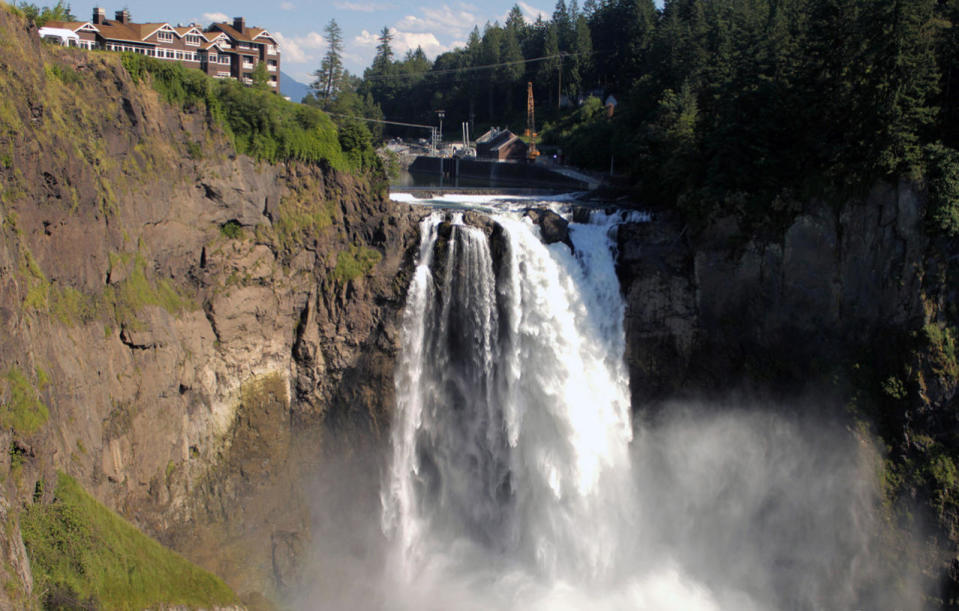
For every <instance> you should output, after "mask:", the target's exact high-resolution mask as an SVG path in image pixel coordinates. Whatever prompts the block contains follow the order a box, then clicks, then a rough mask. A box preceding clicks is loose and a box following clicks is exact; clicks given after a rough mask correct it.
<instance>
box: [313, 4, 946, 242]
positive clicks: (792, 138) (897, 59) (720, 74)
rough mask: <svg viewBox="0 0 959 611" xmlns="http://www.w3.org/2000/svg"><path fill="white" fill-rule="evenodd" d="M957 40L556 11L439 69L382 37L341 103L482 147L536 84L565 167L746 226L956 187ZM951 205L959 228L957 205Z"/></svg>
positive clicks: (879, 15)
mask: <svg viewBox="0 0 959 611" xmlns="http://www.w3.org/2000/svg"><path fill="white" fill-rule="evenodd" d="M953 24H957V25H959V0H909V1H905V0H666V1H665V2H664V4H663V6H662V8H657V7H656V5H655V4H654V2H653V0H601V1H597V0H587V1H586V2H585V3H584V4H583V5H582V7H580V6H579V5H578V4H577V2H576V0H572V2H570V3H569V4H566V2H565V0H559V1H558V2H557V4H556V7H555V10H554V11H553V14H552V16H551V18H550V19H549V20H544V19H538V20H537V21H535V22H533V23H529V22H527V21H526V20H524V18H523V16H522V13H521V11H520V9H519V7H518V6H517V7H514V8H513V9H512V11H511V12H510V13H509V15H508V16H507V18H506V20H505V23H503V24H499V23H491V24H490V23H488V24H487V25H486V27H485V28H483V30H482V31H480V30H479V29H478V28H477V29H474V31H473V32H472V34H471V35H470V36H469V39H468V41H467V43H466V45H465V47H463V48H459V49H455V50H453V51H450V52H447V53H444V54H442V55H440V56H439V57H437V58H436V59H435V61H430V60H429V59H428V58H427V57H426V56H425V54H424V53H423V52H422V50H420V49H416V50H413V51H410V52H408V53H406V54H405V56H403V57H396V56H395V54H394V52H393V50H392V47H391V42H392V41H391V36H390V32H389V30H388V29H387V28H384V30H383V32H382V33H381V34H380V45H379V47H378V48H377V54H376V57H375V59H374V61H373V63H372V65H371V66H370V67H369V68H368V69H367V70H366V71H365V72H364V74H363V78H362V80H358V81H357V80H355V78H354V81H353V82H352V84H351V85H350V86H348V87H344V88H343V91H344V92H346V93H348V94H349V95H352V96H354V99H356V100H362V101H364V104H365V106H366V108H367V110H369V109H370V108H371V107H373V106H375V107H378V109H379V110H381V111H382V114H381V115H379V116H385V117H386V118H388V119H393V120H399V121H407V122H414V123H428V124H436V122H437V120H436V111H437V110H440V109H443V110H445V114H446V125H447V126H448V128H449V131H452V132H453V133H458V131H459V123H460V122H462V121H470V122H471V123H472V124H473V128H474V134H475V133H479V131H480V130H482V129H485V128H486V127H487V126H490V125H500V126H510V127H512V128H513V129H514V130H518V129H519V128H521V127H522V126H523V125H524V121H525V107H526V95H525V89H526V83H527V82H532V83H533V89H534V94H535V98H536V116H537V119H538V120H544V119H545V121H546V124H545V125H544V126H542V127H541V128H540V131H541V132H542V135H543V138H544V140H545V141H546V144H547V145H549V144H553V145H555V146H557V147H561V148H562V151H563V153H564V154H565V156H566V159H567V160H568V161H570V162H571V163H574V164H577V165H580V166H583V167H587V168H592V169H596V170H604V171H608V170H609V169H610V166H611V165H614V167H615V169H616V171H617V172H618V173H624V174H626V175H627V177H628V178H629V179H630V181H631V182H632V183H634V184H636V185H638V186H640V187H641V189H642V191H643V193H644V194H645V195H647V196H648V197H650V198H655V199H657V200H659V201H663V202H679V203H680V204H684V205H685V206H687V207H689V206H692V205H693V204H691V202H696V204H695V207H696V208H697V211H701V210H699V209H701V208H702V207H711V206H736V207H740V208H742V207H745V208H749V207H750V206H758V205H768V203H769V202H770V201H772V200H773V199H777V198H778V199H779V200H781V201H787V200H789V199H791V198H793V199H795V198H802V197H807V196H809V195H820V194H821V192H822V191H823V190H824V189H831V190H833V191H834V192H846V191H848V190H851V189H857V188H860V187H862V186H863V185H867V184H870V183H871V182H872V181H874V180H875V179H877V178H889V177H897V176H905V177H909V178H913V179H924V178H925V177H926V175H928V174H932V175H935V176H937V177H941V176H951V175H952V173H951V170H950V168H949V167H946V168H943V167H941V166H942V163H944V162H946V161H947V160H952V161H954V160H955V159H956V158H957V157H956V155H955V149H956V148H957V147H959V95H957V87H959V27H954V26H953ZM324 83H325V88H324V92H325V93H326V94H329V92H330V87H329V80H326V81H324ZM610 95H612V96H613V97H614V98H615V99H616V101H617V106H616V110H615V113H614V114H613V116H612V117H610V116H609V113H608V112H606V110H605V109H604V108H603V106H604V103H605V101H606V100H607V99H608V97H609V96H610ZM335 97H336V96H335V95H334V96H332V98H335ZM591 98H595V99H591ZM327 103H332V99H331V100H328V102H327ZM950 163H951V161H950ZM938 184H939V185H940V186H942V185H947V186H952V187H954V186H955V184H956V183H955V181H944V180H939V183H938ZM940 191H942V189H940ZM947 191H948V189H947ZM943 195H944V197H945V200H944V201H945V202H946V207H947V209H946V210H945V212H944V213H943V214H944V215H945V217H947V219H948V223H953V225H949V224H948V223H947V226H954V223H956V222H959V212H957V211H956V208H955V205H954V202H955V200H956V199H959V192H956V193H944V194H943ZM950 198H951V200H950ZM949 201H952V202H953V207H952V208H949ZM787 207H788V206H787ZM950 214H951V215H955V217H954V218H953V217H952V216H950Z"/></svg>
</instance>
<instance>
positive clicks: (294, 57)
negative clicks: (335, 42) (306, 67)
mask: <svg viewBox="0 0 959 611" xmlns="http://www.w3.org/2000/svg"><path fill="white" fill-rule="evenodd" d="M273 36H275V37H276V41H277V42H278V43H280V53H282V54H283V61H284V62H291V63H294V64H305V63H307V62H315V61H316V60H317V57H318V55H317V54H316V53H314V51H316V50H317V49H323V48H324V47H326V39H325V38H323V36H321V35H320V34H318V33H316V32H310V33H309V34H307V35H306V36H290V37H287V36H284V35H283V34H282V33H281V32H273Z"/></svg>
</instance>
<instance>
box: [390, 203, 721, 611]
mask: <svg viewBox="0 0 959 611" xmlns="http://www.w3.org/2000/svg"><path fill="white" fill-rule="evenodd" d="M444 218H445V215H444V213H439V212H438V213H434V214H433V215H431V216H430V217H428V218H427V219H426V220H424V221H423V226H422V243H421V246H420V253H419V260H418V265H417V268H416V272H415V274H414V278H413V281H412V284H411V286H410V291H409V295H408V304H407V308H406V311H405V315H404V323H403V332H404V334H405V338H406V339H405V341H404V345H403V346H404V347H403V352H402V354H401V357H400V361H399V366H398V372H397V376H396V389H397V423H396V426H395V428H394V437H393V452H394V453H393V459H392V465H391V472H390V474H389V483H388V486H387V487H386V489H385V492H384V497H383V504H384V513H383V518H384V528H385V530H386V531H387V532H388V533H389V534H391V535H392V537H393V539H394V541H395V542H396V547H395V550H394V555H393V557H392V559H391V561H392V569H393V571H394V578H395V579H396V580H397V583H399V586H398V587H399V588H400V590H401V591H402V594H401V595H400V596H399V597H398V598H399V599H400V600H402V601H405V605H406V607H405V608H437V609H439V608H450V605H453V604H455V605H456V606H458V608H464V606H465V607H466V608H498V609H509V608H517V609H520V608H522V609H526V608H542V609H562V608H571V609H573V608H584V607H585V606H587V605H588V606H590V607H591V608H604V607H605V608H609V609H614V608H633V609H646V608H648V609H712V608H715V604H714V603H713V602H712V600H711V599H710V596H709V594H708V593H707V592H706V590H705V589H704V588H701V587H699V586H697V585H696V584H694V583H692V582H690V581H689V580H688V579H686V578H685V577H684V576H683V575H682V574H681V573H680V571H679V570H678V569H677V568H676V567H675V566H672V565H670V564H669V563H668V562H665V563H660V566H657V567H653V568H652V569H651V570H648V571H643V573H642V574H640V575H636V574H635V572H636V569H637V562H635V558H636V557H637V550H638V549H640V548H641V546H642V545H643V544H644V533H643V532H642V531H641V529H640V528H639V527H638V525H639V524H640V523H641V522H642V516H641V508H640V506H639V504H638V503H637V502H636V501H637V498H638V494H637V490H636V488H635V483H634V482H635V477H634V475H633V473H632V466H631V457H630V442H631V439H632V426H631V423H630V416H629V387H628V379H627V374H626V369H625V366H624V363H623V351H624V339H623V329H622V320H623V302H622V299H621V297H620V293H619V283H618V280H617V277H616V273H615V266H614V258H613V255H614V253H613V237H614V231H615V225H616V223H617V222H619V221H620V220H621V219H620V217H618V216H617V217H610V216H606V215H602V214H597V215H595V218H594V221H593V222H592V223H591V224H574V225H571V226H570V228H571V239H572V241H573V243H574V245H575V253H576V254H575V255H574V254H573V253H571V252H570V250H569V248H568V247H567V246H566V245H564V244H561V243H558V244H553V245H551V246H546V245H544V243H543V241H542V240H541V239H540V236H539V230H538V229H537V228H536V227H535V226H534V225H533V224H532V222H531V221H530V220H529V219H528V218H522V217H520V216H519V215H518V214H515V213H504V214H496V215H493V216H492V222H493V223H494V225H493V234H494V235H493V236H492V237H489V236H487V234H486V233H485V232H484V231H483V230H482V229H480V228H478V227H471V226H468V225H465V224H464V223H463V221H462V215H455V216H453V217H452V222H446V223H445V224H444ZM491 244H493V245H494V246H493V248H492V249H491ZM494 250H496V255H495V256H494V253H493V251H494ZM424 605H425V607H424Z"/></svg>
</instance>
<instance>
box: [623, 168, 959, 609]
mask: <svg viewBox="0 0 959 611" xmlns="http://www.w3.org/2000/svg"><path fill="white" fill-rule="evenodd" d="M924 198H925V195H924V192H923V190H922V189H921V188H920V186H919V185H917V184H915V183H910V182H900V183H899V184H885V183H880V184H877V185H875V186H874V187H873V188H872V190H871V192H870V193H869V194H868V195H867V196H866V197H862V198H854V199H850V200H848V201H846V202H844V203H843V204H842V205H838V206H837V205H833V204H829V203H826V202H824V201H815V200H813V201H810V202H807V203H806V204H805V205H803V206H802V207H801V209H799V210H797V211H796V214H795V216H794V218H793V219H792V220H791V221H790V222H788V223H786V224H785V225H782V226H779V227H772V228H770V227H766V228H764V229H763V230H756V229H755V228H748V227H745V226H744V225H743V221H742V219H740V218H737V217H735V216H732V215H730V216H727V217H722V218H715V219H710V220H709V222H708V223H706V224H705V227H703V228H700V229H695V230H694V229H693V228H692V227H690V226H688V225H687V224H686V223H685V222H684V220H683V219H681V218H680V216H679V215H678V214H677V213H676V212H675V211H671V210H660V211H656V210H654V211H653V221H652V222H651V223H641V224H634V225H627V226H623V227H621V228H620V231H619V246H620V259H619V273H620V278H621V282H622V286H623V292H624V295H625V297H626V303H627V309H626V314H625V328H626V335H627V361H628V366H629V370H630V378H631V380H630V381H631V391H632V396H633V406H634V410H636V412H637V413H638V414H639V415H640V417H647V418H653V419H655V418H656V411H657V409H659V406H662V405H664V404H666V403H667V402H668V401H670V400H674V399H677V398H680V399H681V398H704V397H705V398H708V399H714V400H717V404H723V402H729V401H730V400H732V401H733V402H736V401H745V402H747V403H748V402H749V401H751V400H756V399H760V400H767V402H768V400H769V399H771V400H772V403H774V404H775V403H778V404H780V405H783V406H791V407H787V408H786V409H798V410H801V411H802V412H805V413H806V414H808V413H813V414H815V415H814V417H816V418H821V419H833V420H838V421H839V422H844V423H845V426H847V427H849V428H850V429H851V430H854V431H856V434H857V435H859V436H860V437H862V438H869V439H873V440H875V443H876V444H877V446H878V447H879V448H880V449H881V452H883V453H884V457H883V460H882V464H881V465H879V467H878V471H879V474H880V476H879V478H880V485H881V487H882V491H881V492H882V494H883V495H884V497H885V501H887V503H886V505H885V508H886V510H887V511H888V516H887V518H888V521H887V524H893V525H895V527H901V528H903V529H904V530H905V531H908V532H909V533H910V534H909V535H907V537H915V539H914V541H912V542H911V543H909V544H904V543H903V542H902V540H900V541H899V542H898V543H896V544H895V545H896V546H899V547H898V548H897V549H898V550H899V552H901V553H903V554H904V555H908V554H912V553H916V552H915V549H916V547H921V548H923V551H922V552H918V555H919V556H921V559H919V560H917V562H919V563H921V564H922V571H923V572H924V574H925V579H926V582H925V583H924V585H923V587H924V589H925V590H926V592H927V593H928V594H929V597H930V598H929V599H928V600H927V604H930V605H932V606H940V605H942V606H945V607H946V608H952V606H954V605H955V604H956V601H955V598H954V592H955V590H954V588H955V585H954V583H955V582H954V581H953V579H954V575H955V570H954V568H953V567H954V566H955V563H956V561H955V558H956V557H957V556H956V554H957V551H959V547H957V541H959V539H957V537H956V532H957V528H956V525H957V517H956V516H957V513H956V509H955V498H956V492H957V490H959V488H957V484H959V482H957V480H956V479H955V478H954V477H953V476H952V473H953V471H952V469H953V466H954V464H955V463H954V461H955V459H956V453H957V449H959V439H957V438H956V434H955V431H956V424H957V421H956V417H957V413H959V412H957V408H959V404H957V401H959V399H957V397H959V392H957V390H959V368H957V364H956V352H955V338H954V334H955V321H956V312H955V304H956V303H957V297H959V295H957V291H959V282H957V278H959V275H957V272H956V267H955V261H956V255H955V253H956V244H955V241H954V240H952V241H949V240H948V239H945V238H943V237H938V236H936V235H933V234H930V232H929V231H927V226H926V224H925V221H924V215H925V199H924ZM731 397H732V399H730V398H731ZM920 541H921V543H920ZM910 546H916V547H912V548H911V551H909V552H907V551H905V550H906V548H909V547H910ZM896 553H898V552H896ZM943 584H945V585H943Z"/></svg>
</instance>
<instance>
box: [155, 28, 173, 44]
mask: <svg viewBox="0 0 959 611" xmlns="http://www.w3.org/2000/svg"><path fill="white" fill-rule="evenodd" d="M157 40H159V41H160V42H173V32H167V31H164V30H161V31H159V32H157Z"/></svg>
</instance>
